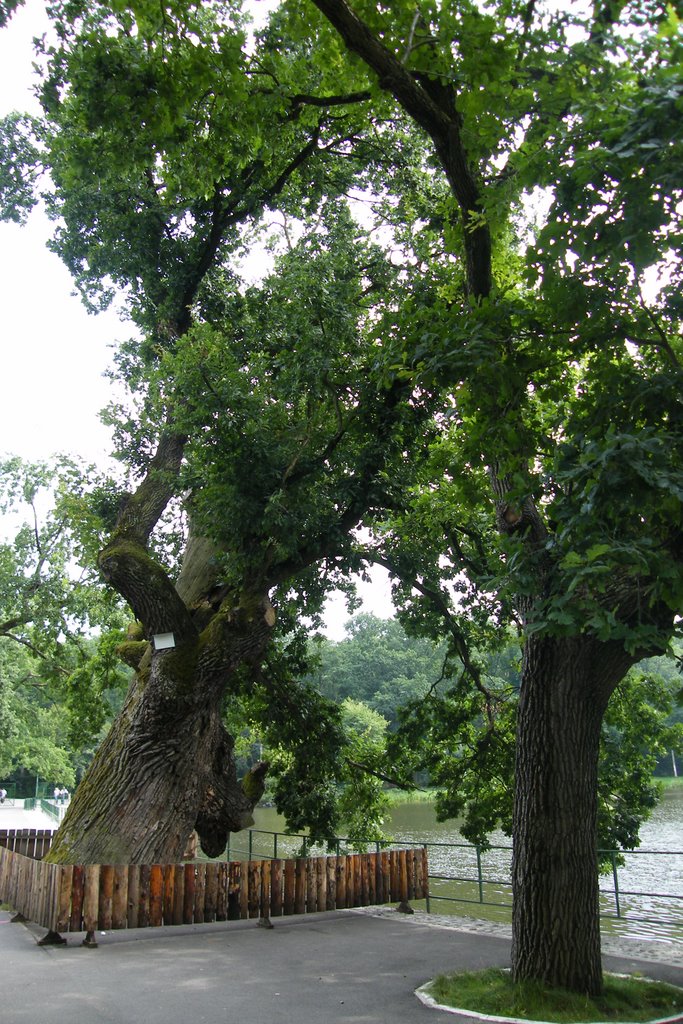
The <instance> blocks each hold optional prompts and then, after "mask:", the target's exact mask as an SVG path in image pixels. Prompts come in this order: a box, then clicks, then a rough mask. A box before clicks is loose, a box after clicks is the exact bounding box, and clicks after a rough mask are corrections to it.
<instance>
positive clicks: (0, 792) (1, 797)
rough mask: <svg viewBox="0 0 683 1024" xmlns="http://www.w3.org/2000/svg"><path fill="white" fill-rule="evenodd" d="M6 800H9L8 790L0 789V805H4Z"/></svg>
mask: <svg viewBox="0 0 683 1024" xmlns="http://www.w3.org/2000/svg"><path fill="white" fill-rule="evenodd" d="M6 798H7V790H6V789H0V804H4V802H5V799H6Z"/></svg>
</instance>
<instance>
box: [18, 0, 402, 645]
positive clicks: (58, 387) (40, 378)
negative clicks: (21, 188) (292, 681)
mask: <svg viewBox="0 0 683 1024" xmlns="http://www.w3.org/2000/svg"><path fill="white" fill-rule="evenodd" d="M265 6H267V5H264V8H265ZM44 19H45V14H44V3H43V2H42V0H27V3H26V6H25V7H23V8H20V9H19V11H18V12H17V13H16V15H15V16H14V17H13V18H12V20H11V22H10V24H9V26H8V27H7V28H5V29H2V30H0V117H1V116H4V115H6V114H7V113H9V112H10V111H12V110H22V111H23V110H30V109H34V110H35V109H37V108H36V106H35V100H34V98H33V96H32V94H31V81H32V71H31V63H32V60H33V50H32V39H33V37H34V36H35V35H39V34H41V32H42V31H43V28H44V25H45V21H44ZM51 227H52V225H51V224H50V223H49V221H48V220H47V218H46V217H45V216H44V215H43V214H42V213H41V212H40V211H34V212H33V213H32V214H31V215H30V217H29V221H28V223H27V224H26V225H25V226H19V225H16V224H4V223H1V222H0V308H1V309H2V322H1V326H0V351H1V356H2V362H1V364H0V365H1V366H2V374H1V375H0V456H2V455H5V454H16V455H20V456H22V457H23V458H25V459H47V458H49V457H50V455H52V454H53V453H54V452H58V451H62V452H68V453H70V454H73V455H79V456H81V457H82V458H83V459H86V460H87V461H93V462H96V463H98V464H99V465H104V464H105V463H106V460H107V457H108V455H109V453H110V450H111V441H110V432H109V430H108V428H105V427H104V426H103V425H102V424H101V423H100V420H99V411H100V410H101V409H102V408H103V407H104V406H105V405H106V404H107V402H108V401H109V398H110V389H109V384H108V382H107V381H106V379H105V378H104V376H103V374H104V372H105V370H106V368H107V366H108V365H109V364H110V361H111V356H112V351H111V346H112V345H113V344H114V343H115V342H116V341H117V340H121V339H124V338H126V337H128V335H129V333H130V328H129V326H128V325H127V324H125V323H122V322H121V321H120V320H119V318H118V317H117V316H116V314H115V313H114V312H113V311H111V312H107V313H104V314H100V315H98V316H93V315H91V314H88V313H87V312H86V310H85V308H84V307H83V306H82V305H81V302H80V300H79V299H78V298H77V297H76V296H75V295H74V294H73V284H72V281H71V277H70V275H69V273H68V271H67V270H66V268H65V267H64V266H63V264H62V263H61V261H60V260H59V259H58V257H57V256H55V255H54V254H53V253H51V252H49V251H48V250H47V248H46V245H45V243H46V242H47V240H48V238H49V237H50V231H51ZM385 575H386V574H384V572H383V570H380V571H378V576H377V578H378V581H381V579H382V576H385ZM361 592H362V593H363V595H364V600H365V602H366V603H365V606H364V610H367V611H373V612H375V613H376V614H378V615H388V614H390V613H391V606H390V602H389V599H388V595H387V586H386V584H382V583H381V582H378V583H376V584H374V585H372V586H368V585H366V584H361ZM346 617H347V616H346V611H345V607H344V605H343V601H342V599H341V598H337V599H334V598H333V599H332V600H331V601H330V603H329V613H328V616H327V620H328V624H329V625H328V632H329V635H331V636H332V637H334V638H339V637H341V635H342V633H343V630H342V623H343V622H344V620H345V619H346Z"/></svg>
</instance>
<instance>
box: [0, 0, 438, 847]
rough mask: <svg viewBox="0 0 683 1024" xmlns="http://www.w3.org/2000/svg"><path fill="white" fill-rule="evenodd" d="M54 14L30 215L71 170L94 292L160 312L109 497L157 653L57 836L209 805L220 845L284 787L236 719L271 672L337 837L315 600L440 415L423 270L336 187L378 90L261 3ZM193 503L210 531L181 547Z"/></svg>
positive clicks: (77, 273)
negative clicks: (417, 336)
mask: <svg viewBox="0 0 683 1024" xmlns="http://www.w3.org/2000/svg"><path fill="white" fill-rule="evenodd" d="M51 13H52V17H53V22H54V27H55V31H56V36H55V41H54V45H52V44H51V43H50V42H49V40H48V42H47V43H45V44H44V53H43V56H42V62H43V75H42V84H41V89H40V98H41V102H42V106H43V117H42V119H40V120H36V121H34V122H33V123H31V122H29V121H28V120H24V119H22V118H19V117H14V118H10V119H8V121H7V122H6V123H5V125H4V126H3V128H4V131H3V140H4V145H5V147H6V149H5V151H6V154H7V155H8V156H9V157H10V158H11V159H8V160H7V161H6V162H5V174H4V177H3V192H4V201H5V211H6V215H7V216H15V217H16V216H19V212H18V211H19V210H20V209H21V208H22V207H25V206H26V204H27V202H28V203H30V201H31V198H30V195H29V190H27V183H29V184H30V182H31V180H32V176H33V177H35V179H36V181H37V183H38V187H39V188H40V180H41V179H40V175H41V173H42V172H43V171H44V170H45V169H47V170H48V171H49V180H48V181H47V183H46V187H45V188H44V189H43V198H44V201H45V202H46V203H47V205H48V208H49V210H50V212H51V213H52V214H53V216H54V217H55V219H57V230H56V235H55V240H54V246H55V248H56V250H57V251H58V252H59V253H60V255H61V256H62V258H63V259H64V260H65V261H66V263H67V265H68V266H69V267H70V269H71V271H72V273H73V275H74V278H75V280H76V283H77V285H78V287H79V289H80V290H81V292H82V294H83V295H84V297H85V299H86V301H88V302H90V303H92V304H93V305H97V304H99V303H102V302H106V301H108V299H109V297H110V293H113V292H115V291H117V290H118V291H119V294H120V296H121V302H122V304H123V306H124V308H125V309H126V310H127V312H128V315H129V316H130V318H131V319H132V320H133V321H134V323H135V324H136V326H137V328H138V336H137V338H136V339H134V340H132V341H130V342H127V343H126V344H124V345H122V346H121V348H120V350H119V353H118V356H117V370H116V376H117V379H118V380H119V381H120V382H122V383H123V384H125V386H126V387H127V389H128V392H129V395H130V399H129V400H128V401H124V402H122V403H121V404H120V406H118V407H115V408H112V409H111V410H110V411H109V416H110V419H111V420H112V422H113V423H114V425H115V436H116V441H117V449H118V454H119V456H120V458H121V459H122V460H123V461H124V463H125V465H126V467H127V471H128V481H129V485H128V488H127V489H124V488H121V489H120V492H119V493H118V495H117V494H116V493H114V494H112V493H109V494H108V495H107V496H104V497H103V496H102V495H99V496H98V495H95V496H94V500H93V504H92V509H91V511H92V516H91V521H90V523H89V524H88V529H87V530H86V533H87V534H88V538H87V541H86V542H84V544H85V548H87V549H88V550H90V551H91V552H93V551H95V550H96V548H97V544H96V540H97V538H101V540H100V545H101V546H100V548H99V551H98V552H97V554H96V556H95V557H96V559H97V564H98V566H99V569H100V572H101V574H102V576H103V577H104V579H105V580H106V581H107V583H108V584H109V585H110V586H111V587H113V588H114V589H115V590H116V591H117V592H118V593H119V594H120V595H121V596H122V597H123V598H124V599H125V600H126V602H127V603H128V605H129V607H130V609H131V610H132V612H133V614H134V617H135V624H134V625H133V626H132V627H131V630H130V636H129V638H128V641H127V642H126V643H124V644H122V645H121V648H120V654H121V657H122V658H123V659H124V660H125V661H127V663H128V664H129V665H130V666H131V667H132V668H133V669H134V672H135V675H134V679H133V682H132V685H131V688H130V691H129V693H128V696H127V699H126V702H125V705H124V707H123V709H122V711H121V713H120V715H119V716H118V718H117V719H116V721H115V722H114V725H113V727H112V729H111V731H110V732H109V734H108V736H107V738H106V739H105V740H104V742H103V743H102V745H101V746H100V748H99V750H98V752H97V754H96V756H95V759H94V761H93V763H92V765H91V767H90V769H89V771H88V773H87V775H86V777H85V779H84V780H83V782H82V783H81V785H80V786H79V787H78V790H77V792H76V794H75V797H74V799H73V801H72V804H71V806H70V808H69V812H68V814H67V816H66V818H65V820H64V823H63V825H62V827H61V828H60V830H59V834H58V836H57V839H56V841H55V843H54V844H53V847H52V850H51V852H50V858H51V859H52V860H57V861H95V862H110V863H111V862H149V861H169V860H173V859H176V858H179V857H180V856H181V854H182V852H183V850H184V848H185V845H186V842H187V839H188V836H189V834H190V832H191V830H192V829H196V830H197V832H198V834H199V837H200V840H201V843H202V846H203V848H204V849H205V851H206V852H208V853H211V854H214V855H215V854H218V853H220V852H221V851H222V849H223V848H224V846H225V842H226V839H227V835H228V833H229V832H230V831H237V830H239V829H241V828H242V827H244V825H245V824H246V823H248V822H249V821H250V816H251V811H252V809H253V807H254V805H255V803H256V801H257V800H258V798H259V796H260V794H261V792H262V789H263V772H264V769H265V766H259V768H258V769H256V770H255V771H254V772H253V773H251V774H250V775H249V776H248V777H247V778H246V779H244V780H241V781H238V779H237V777H236V773H235V764H234V758H233V753H232V750H233V740H232V737H231V736H230V734H229V733H228V732H227V731H226V729H225V727H224V724H223V712H224V708H225V701H226V700H228V701H238V700H240V699H241V698H243V697H245V695H246V696H247V697H249V698H250V699H251V702H252V708H253V707H257V708H258V709H259V713H260V715H261V717H262V719H263V723H264V724H265V725H266V726H269V727H271V728H273V729H276V730H279V735H280V737H281V739H282V742H283V743H284V744H285V746H286V747H287V748H288V752H289V760H290V769H289V774H288V775H287V773H285V776H286V778H285V779H284V781H283V779H282V778H281V779H280V785H279V790H278V793H279V796H280V799H279V803H280V805H281V806H283V807H285V808H286V809H288V810H290V812H291V813H290V818H293V819H294V821H295V822H296V820H297V819H296V814H297V813H299V814H300V815H301V814H303V819H302V820H303V821H306V820H308V822H309V823H312V824H313V825H314V826H315V827H317V828H318V829H319V830H320V831H321V832H322V833H324V834H327V835H330V834H331V833H332V830H333V826H334V820H333V812H332V810H331V804H330V801H329V800H327V799H325V796H324V793H323V792H322V789H323V782H324V772H323V771H322V769H321V771H320V772H318V769H317V768H316V758H317V761H318V762H321V758H322V760H325V758H327V762H328V763H329V762H334V759H335V756H336V755H337V752H338V748H339V744H340V736H339V727H338V719H337V717H336V716H335V715H334V714H333V713H331V711H330V710H329V708H327V706H326V705H325V702H323V701H321V700H319V699H316V697H315V695H314V694H313V692H312V691H310V690H309V689H306V688H297V687H296V686H295V685H294V684H293V683H291V679H290V677H291V672H290V670H289V669H290V667H291V666H295V667H300V663H301V653H300V648H301V644H300V642H299V641H298V639H297V636H296V622H297V616H298V614H299V613H300V612H301V611H302V610H303V611H305V612H307V613H309V614H310V613H316V612H317V611H318V610H319V608H320V603H321V600H322V597H323V595H324V592H325V589H326V587H329V586H331V585H332V584H333V583H334V581H336V580H337V579H338V578H339V574H340V573H342V572H343V571H345V570H346V569H348V568H349V567H352V566H353V565H354V564H355V555H354V551H353V545H352V544H351V542H350V533H351V531H352V530H353V528H354V527H356V526H357V525H358V524H359V523H361V522H362V520H363V518H364V517H365V516H366V515H367V514H369V513H370V512H371V511H372V510H375V509H377V508H382V507H383V506H384V505H386V503H387V502H388V501H389V500H390V497H391V495H392V493H393V492H394V491H395V490H396V489H397V487H398V486H399V483H398V481H400V482H403V481H405V480H406V478H407V467H405V466H404V457H405V452H406V451H407V450H414V449H415V446H416V444H418V443H419V437H420V436H421V432H422V425H423V423H424V416H425V409H424V407H423V406H424V402H423V397H424V396H418V395H416V396H414V398H413V399H412V400H411V401H410V402H407V401H406V399H407V398H409V397H410V395H411V392H412V386H411V385H410V384H407V383H406V382H404V381H401V380H392V379H391V378H390V377H389V376H388V375H387V374H386V373H385V372H384V368H383V364H382V361H381V360H380V359H379V358H378V355H377V352H376V349H375V347H374V346H373V343H372V341H371V339H370V338H369V332H370V331H371V329H372V324H373V322H374V321H375V320H376V319H377V318H378V317H379V316H380V315H381V310H382V308H383V306H384V305H386V303H387V302H388V301H389V298H393V296H392V295H391V293H390V291H389V289H390V286H391V283H392V281H395V280H396V278H397V271H396V270H395V269H394V268H392V267H391V264H390V262H389V261H388V260H387V259H386V257H385V256H384V255H383V254H382V253H381V252H380V251H379V250H378V249H377V247H376V246H374V245H372V244H371V243H369V242H368V241H367V240H366V239H365V238H364V236H363V232H362V231H361V230H360V229H359V228H358V227H357V225H356V224H355V223H354V221H353V220H352V219H351V218H350V216H349V214H348V211H347V209H346V208H345V206H344V204H343V202H342V203H340V202H335V201H333V199H331V198H330V199H328V198H327V196H328V195H329V196H332V197H333V196H334V195H338V194H339V193H340V192H343V191H344V190H345V189H346V188H347V187H349V185H350V183H351V182H352V181H354V182H355V181H356V178H357V174H356V172H357V168H358V162H357V161H358V154H359V153H360V152H361V150H362V147H363V145H364V148H365V155H364V162H366V163H371V162H372V161H373V160H374V159H375V158H376V157H377V155H378V153H379V146H378V144H373V145H372V146H370V145H369V144H363V143H362V139H361V137H360V130H361V129H362V128H363V127H364V121H363V120H362V119H361V116H360V106H359V105H360V104H361V103H362V101H363V100H364V98H365V97H364V95H363V94H359V93H357V92H355V91H354V90H353V89H352V88H349V90H348V91H346V92H344V93H339V92H338V91H335V90H333V89H332V88H331V87H330V81H331V78H333V77H334V69H333V68H331V67H328V68H317V67H315V66H314V65H312V64H311V62H310V59H309V57H310V53H309V48H308V47H307V46H306V45H303V44H301V43H299V44H297V43H296V41H292V42H291V45H288V46H285V45H284V42H283V38H282V37H281V36H278V35H277V34H275V35H274V36H271V37H269V38H268V39H266V41H265V42H264V43H260V44H259V43H257V42H255V41H254V40H252V41H251V42H249V40H248V39H247V36H246V31H245V27H244V25H243V22H242V18H241V15H240V14H239V12H238V10H237V8H236V6H235V5H233V4H222V3H215V4H206V5H202V6H201V8H196V7H195V6H194V5H192V4H188V5H183V4H180V5H175V6H174V7H173V8H172V9H171V8H168V9H166V8H164V7H163V6H161V7H160V6H159V5H156V4H146V3H141V4H136V5H131V6H130V7H128V6H127V5H123V4H122V5H99V4H91V3H88V4H87V5H78V4H76V5H74V4H71V3H68V4H55V5H52V8H51ZM301 83H305V85H306V86H307V87H308V89H307V91H302V88H301ZM352 154H353V161H352V160H351V155H352ZM20 170H21V173H19V172H20ZM275 208H277V209H278V210H279V211H280V215H279V220H280V223H281V225H282V230H283V232H284V237H285V239H286V242H287V245H286V246H285V250H286V251H285V252H284V255H283V256H282V257H281V259H280V262H279V265H278V266H277V267H276V269H275V270H274V271H273V273H272V274H271V276H270V277H268V278H267V279H266V280H265V281H264V282H263V283H262V284H260V285H259V286H254V287H252V288H248V287H247V286H245V285H243V284H242V283H241V282H240V280H239V277H238V273H237V270H236V267H237V266H238V257H239V254H240V253H241V252H242V251H243V249H244V244H245V236H244V231H245V230H247V229H249V228H255V227H256V226H257V225H258V223H259V219H260V218H261V217H263V216H264V215H266V216H270V217H272V214H269V213H268V211H271V210H273V209H275ZM292 213H294V214H295V215H296V217H297V218H298V221H297V224H296V225H295V234H292V231H290V229H289V224H288V218H289V217H290V216H291V214H292ZM297 235H300V236H301V237H299V239H298V241H297V240H296V236H297ZM265 258H266V257H265V255H264V251H263V250H261V260H264V259H265ZM264 269H265V268H264ZM416 432H417V433H416ZM105 497H106V500H105ZM169 512H174V513H175V514H176V515H177V514H180V515H181V516H182V517H183V518H184V521H185V523H186V524H187V529H188V531H189V532H188V536H187V539H186V543H185V547H184V551H183V552H182V555H181V557H180V560H179V563H180V568H179V571H177V569H176V568H175V563H174V559H173V558H171V559H170V560H169V559H165V558H164V551H165V549H167V548H169V546H171V547H172V535H171V534H169V529H170V526H169V525H168V522H167V519H168V515H169ZM164 517H166V520H165V519H164ZM176 562H177V560H176ZM160 636H161V637H164V640H163V641H161V640H159V639H157V640H156V641H155V639H154V638H155V637H157V638H158V637H160ZM169 638H170V644H171V646H168V644H169ZM275 639H278V643H279V646H277V645H276V644H275V643H274V640H275ZM292 766H293V767H292ZM321 779H323V782H321V781H320V780H321ZM319 782H320V791H319V792H316V787H317V785H318V783H319ZM302 808H303V810H302Z"/></svg>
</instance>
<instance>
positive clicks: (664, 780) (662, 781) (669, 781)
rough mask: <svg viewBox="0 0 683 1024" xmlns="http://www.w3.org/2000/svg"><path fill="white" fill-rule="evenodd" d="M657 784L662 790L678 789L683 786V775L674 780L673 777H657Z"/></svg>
mask: <svg viewBox="0 0 683 1024" xmlns="http://www.w3.org/2000/svg"><path fill="white" fill-rule="evenodd" d="M655 782H657V783H659V785H660V786H661V787H662V789H678V788H679V787H680V786H683V775H679V776H678V777H677V778H674V777H673V775H669V776H659V775H656V776H655Z"/></svg>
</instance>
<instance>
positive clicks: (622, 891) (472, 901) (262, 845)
mask: <svg viewBox="0 0 683 1024" xmlns="http://www.w3.org/2000/svg"><path fill="white" fill-rule="evenodd" d="M255 827H256V828H257V829H263V830H265V831H269V832H277V831H284V821H283V819H282V818H281V817H280V816H279V815H278V814H277V813H276V812H275V811H274V810H272V809H271V808H258V809H257V812H256V825H255ZM386 829H387V831H388V832H389V834H390V835H391V836H392V837H393V838H394V839H395V840H396V841H399V842H405V843H410V844H411V845H416V846H421V845H423V844H425V843H427V844H429V864H430V876H431V882H430V890H431V893H432V899H431V910H432V911H433V912H434V913H439V914H448V913H451V914H459V915H466V916H467V915H469V916H472V917H478V918H482V917H483V918H486V919H488V920H496V921H509V920H510V909H509V904H510V900H511V893H510V885H509V877H510V857H511V852H510V849H509V846H510V841H509V839H508V838H507V837H506V836H503V835H502V834H498V835H493V836H492V837H491V838H492V842H493V848H492V849H491V850H490V851H487V852H482V853H481V855H480V871H479V867H478V863H477V852H476V850H475V849H474V848H473V847H470V846H469V845H467V844H466V843H465V842H464V840H463V838H462V836H461V835H460V833H459V831H458V827H457V822H455V821H445V822H437V820H436V814H435V812H434V807H433V805H432V804H429V803H405V804H397V805H395V806H394V807H393V808H392V809H391V815H390V820H388V821H387V823H386ZM234 839H235V841H236V843H237V842H242V836H235V837H234ZM252 842H253V844H254V845H253V853H254V856H259V855H260V853H261V852H262V853H264V854H265V853H267V854H270V855H272V854H273V849H272V839H270V838H268V839H267V838H266V837H265V836H264V837H262V838H258V837H254V839H253V840H252ZM295 846H296V843H295V842H294V841H287V840H284V839H282V838H280V839H279V840H278V851H277V852H278V854H281V855H286V854H287V853H292V852H294V849H295ZM624 859H625V864H624V865H623V866H620V867H618V869H617V878H618V892H619V895H618V905H619V910H620V913H621V914H622V915H625V916H622V917H621V918H619V919H617V918H616V916H615V915H616V910H617V899H616V897H615V886H614V879H613V874H612V872H611V871H610V872H609V873H607V874H605V875H602V876H601V879H600V889H601V892H602V899H601V902H602V913H603V914H604V915H609V916H607V917H603V921H602V929H603V931H604V932H609V933H612V934H619V935H631V936H638V937H640V938H644V939H646V938H651V939H652V938H655V937H656V938H658V939H670V940H674V941H681V940H683V786H677V787H673V788H671V789H668V790H666V791H665V792H664V795H663V797H662V800H661V801H660V803H659V805H658V806H657V807H656V808H655V810H654V812H653V814H652V817H651V818H650V820H649V821H647V822H645V824H644V825H643V826H642V828H641V845H640V847H639V849H638V850H637V851H634V852H632V853H626V854H624ZM480 875H481V878H482V884H481V886H480V884H479V881H478V879H479V877H480ZM434 876H437V877H434ZM438 876H446V878H447V880H446V879H445V878H439V877H438ZM440 896H441V897H451V898H456V899H457V900H458V901H459V902H455V903H453V902H446V901H445V900H443V899H439V898H438V897H440ZM480 898H483V900H484V903H481V902H480ZM461 901H469V902H461ZM494 904H505V906H495V905H494ZM418 905H419V904H418Z"/></svg>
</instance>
